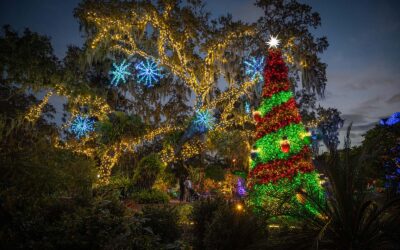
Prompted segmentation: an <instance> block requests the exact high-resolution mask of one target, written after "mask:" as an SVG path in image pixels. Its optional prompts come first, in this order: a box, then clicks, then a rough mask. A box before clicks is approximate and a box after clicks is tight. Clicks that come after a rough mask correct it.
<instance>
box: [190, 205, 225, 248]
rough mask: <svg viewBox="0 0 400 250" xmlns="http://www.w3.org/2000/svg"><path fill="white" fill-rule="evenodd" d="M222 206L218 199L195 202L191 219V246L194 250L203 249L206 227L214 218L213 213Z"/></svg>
mask: <svg viewBox="0 0 400 250" xmlns="http://www.w3.org/2000/svg"><path fill="white" fill-rule="evenodd" d="M221 206H224V201H223V200H220V199H216V200H207V201H199V202H196V203H195V204H194V206H193V213H192V215H191V217H192V218H191V219H192V220H193V246H194V248H195V249H204V242H203V241H204V238H205V235H206V232H207V229H208V225H209V224H210V223H211V222H212V220H213V218H214V213H215V211H217V210H218V208H219V207H221Z"/></svg>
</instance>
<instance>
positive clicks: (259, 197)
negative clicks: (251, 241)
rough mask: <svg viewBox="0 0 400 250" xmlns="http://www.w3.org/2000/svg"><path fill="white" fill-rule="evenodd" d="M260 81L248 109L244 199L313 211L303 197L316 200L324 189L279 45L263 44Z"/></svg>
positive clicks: (272, 208)
mask: <svg viewBox="0 0 400 250" xmlns="http://www.w3.org/2000/svg"><path fill="white" fill-rule="evenodd" d="M264 81H265V85H264V87H263V93H262V97H263V100H262V102H261V104H260V107H259V108H258V109H257V111H255V112H254V113H253V115H254V119H255V121H256V142H255V144H254V145H253V150H252V154H251V161H250V172H249V176H248V186H249V191H250V192H249V203H250V205H252V206H254V207H256V208H257V207H262V208H263V210H264V211H265V210H267V211H268V212H270V213H272V214H275V213H276V214H278V213H279V214H280V213H281V212H282V211H285V212H289V213H290V212H293V211H297V212H299V211H302V210H303V209H305V210H306V211H309V212H311V213H314V214H316V213H317V212H316V210H315V208H314V206H313V204H311V203H310V202H309V201H307V200H306V199H304V197H305V196H306V195H312V196H313V197H316V198H317V199H318V200H321V199H323V196H324V194H323V191H322V188H321V185H320V183H319V177H318V174H317V173H316V172H315V171H314V166H313V163H312V160H311V151H310V143H311V138H310V133H309V132H307V130H306V128H305V127H304V125H303V124H302V122H301V116H300V113H299V110H298V108H297V106H296V102H295V99H294V95H293V93H292V90H291V84H290V82H289V78H288V68H287V66H286V64H285V62H284V60H283V58H282V52H281V50H280V49H276V48H270V49H269V50H268V57H267V63H266V65H265V69H264Z"/></svg>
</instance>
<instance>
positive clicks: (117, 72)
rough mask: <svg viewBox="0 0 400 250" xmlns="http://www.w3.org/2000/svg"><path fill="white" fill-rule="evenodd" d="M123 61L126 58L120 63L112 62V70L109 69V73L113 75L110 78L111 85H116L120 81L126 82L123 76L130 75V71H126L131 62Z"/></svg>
mask: <svg viewBox="0 0 400 250" xmlns="http://www.w3.org/2000/svg"><path fill="white" fill-rule="evenodd" d="M125 62H126V60H123V61H122V63H121V64H120V65H117V64H116V63H113V67H114V70H112V71H110V73H109V74H110V75H113V77H112V79H111V85H113V86H118V85H119V83H120V81H122V82H123V83H126V80H127V78H125V76H126V77H128V76H130V75H131V73H130V72H128V71H127V69H128V67H129V66H130V65H131V63H125Z"/></svg>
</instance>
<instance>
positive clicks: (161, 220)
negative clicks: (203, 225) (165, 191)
mask: <svg viewBox="0 0 400 250" xmlns="http://www.w3.org/2000/svg"><path fill="white" fill-rule="evenodd" d="M142 216H143V218H144V219H145V222H144V223H143V226H145V227H150V228H151V229H152V231H153V233H154V234H155V235H157V236H159V237H160V239H161V242H162V243H173V242H175V241H177V240H178V239H179V238H180V235H181V229H180V227H179V225H178V220H179V215H178V211H177V209H176V208H174V207H170V206H161V207H158V206H145V207H143V209H142Z"/></svg>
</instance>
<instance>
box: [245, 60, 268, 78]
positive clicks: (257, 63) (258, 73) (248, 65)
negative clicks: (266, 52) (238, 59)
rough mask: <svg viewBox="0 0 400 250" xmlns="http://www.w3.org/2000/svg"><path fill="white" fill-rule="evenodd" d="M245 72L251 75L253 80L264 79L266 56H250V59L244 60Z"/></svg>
mask: <svg viewBox="0 0 400 250" xmlns="http://www.w3.org/2000/svg"><path fill="white" fill-rule="evenodd" d="M244 65H245V70H246V71H245V73H246V75H247V76H249V77H250V79H251V80H252V81H254V80H256V79H257V80H258V81H263V80H264V77H263V70H264V57H263V56H261V57H250V58H249V60H245V61H244Z"/></svg>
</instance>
